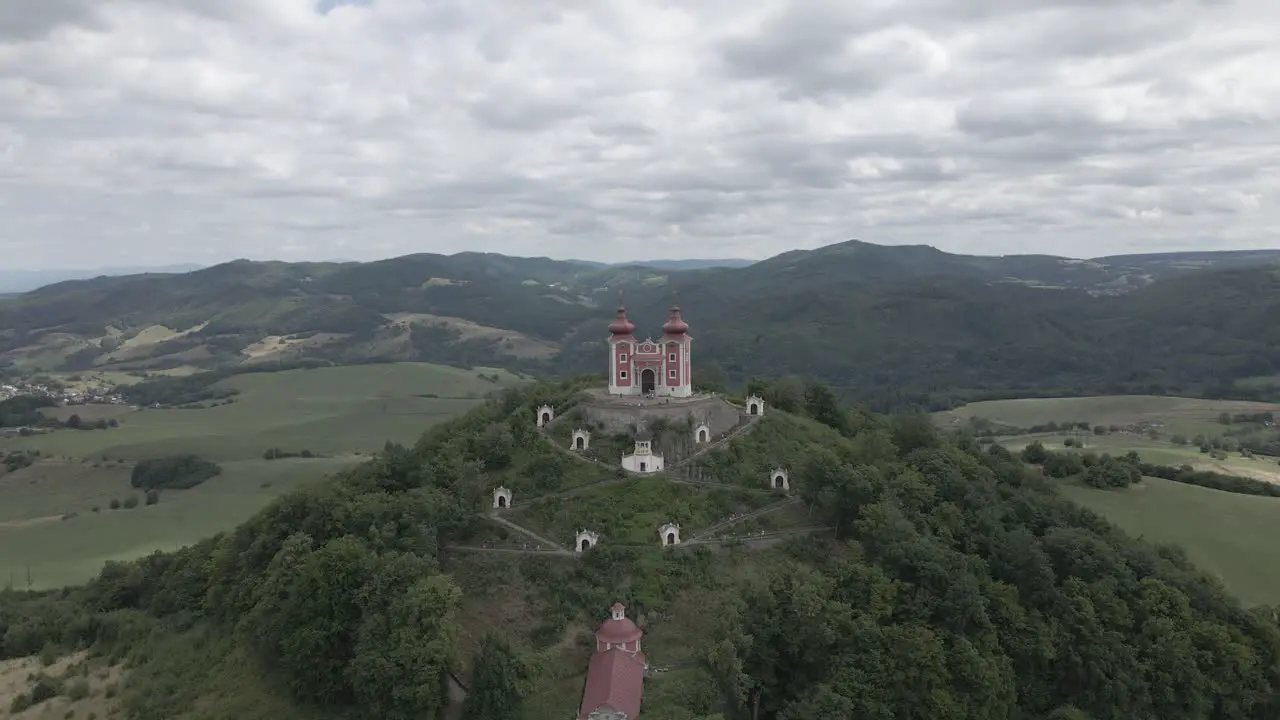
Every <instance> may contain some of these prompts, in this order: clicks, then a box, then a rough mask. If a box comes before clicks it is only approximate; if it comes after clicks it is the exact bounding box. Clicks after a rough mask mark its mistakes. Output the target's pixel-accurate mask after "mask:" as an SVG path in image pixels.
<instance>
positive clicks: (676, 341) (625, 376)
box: [609, 306, 693, 398]
mask: <svg viewBox="0 0 1280 720" xmlns="http://www.w3.org/2000/svg"><path fill="white" fill-rule="evenodd" d="M635 330H636V326H635V323H633V322H631V321H630V320H628V319H627V309H626V308H625V307H619V308H618V316H617V317H616V318H614V321H613V322H612V323H610V325H609V394H610V395H636V396H641V397H679V398H687V397H690V396H691V395H693V377H692V374H691V370H692V367H691V356H690V349H691V345H692V341H693V338H692V337H690V336H689V325H688V324H687V323H685V321H684V319H683V318H681V317H680V307H679V306H672V308H671V310H670V312H668V314H667V322H666V323H665V324H663V326H662V337H661V338H660V339H658V340H654V339H653V338H652V337H647V338H646V339H644V340H637V339H636V336H635Z"/></svg>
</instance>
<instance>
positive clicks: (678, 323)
mask: <svg viewBox="0 0 1280 720" xmlns="http://www.w3.org/2000/svg"><path fill="white" fill-rule="evenodd" d="M662 332H664V333H666V334H667V335H683V334H685V333H687V332H689V324H688V323H686V322H685V321H684V319H683V318H681V317H680V306H679V305H672V306H671V314H670V315H669V316H668V317H667V323H666V324H665V325H663V326H662Z"/></svg>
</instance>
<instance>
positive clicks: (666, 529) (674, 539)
mask: <svg viewBox="0 0 1280 720" xmlns="http://www.w3.org/2000/svg"><path fill="white" fill-rule="evenodd" d="M658 541H659V542H660V543H662V547H670V546H672V545H679V544H680V526H679V525H677V524H675V523H667V524H666V525H663V526H662V527H660V528H658Z"/></svg>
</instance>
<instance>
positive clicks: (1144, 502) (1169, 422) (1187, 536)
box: [933, 395, 1280, 605]
mask: <svg viewBox="0 0 1280 720" xmlns="http://www.w3.org/2000/svg"><path fill="white" fill-rule="evenodd" d="M1278 412H1280V404H1275V403H1260V402H1246V401H1229V400H1225V401H1224V400H1204V399H1199V398H1184V397H1167V396H1142V395H1136V396H1102V397H1078V398H1036V399H1020V400H999V401H990V402H980V403H973V404H970V405H965V406H961V407H959V408H955V409H954V410H948V411H943V412H939V413H935V414H934V416H933V419H934V422H935V423H937V424H938V425H939V427H943V428H952V429H958V428H965V427H969V428H983V429H985V430H987V431H992V430H996V428H1003V430H996V432H999V433H1000V434H998V435H995V436H993V437H992V439H994V440H995V441H996V442H998V443H999V444H1000V445H1001V446H1003V447H1005V448H1007V449H1009V450H1010V451H1013V452H1015V453H1016V452H1020V451H1022V450H1023V449H1024V448H1025V447H1026V446H1027V445H1028V444H1030V443H1033V442H1034V443H1041V444H1043V445H1044V446H1045V447H1046V448H1049V449H1053V450H1058V451H1063V450H1065V451H1068V452H1073V453H1077V454H1080V453H1094V454H1098V455H1101V454H1110V455H1112V456H1114V457H1120V456H1123V455H1125V454H1127V453H1137V454H1138V456H1139V457H1141V459H1142V460H1143V461H1145V462H1149V463H1153V464H1157V465H1166V466H1173V467H1178V466H1189V467H1190V468H1192V469H1194V470H1199V471H1211V472H1216V473H1220V474H1222V475H1227V476H1235V477H1244V478H1252V479H1255V480H1260V481H1263V482H1266V483H1271V484H1277V485H1280V457H1277V456H1275V455H1263V454H1252V453H1249V452H1248V450H1247V449H1246V450H1244V452H1241V449H1240V448H1239V447H1235V448H1233V449H1232V450H1231V451H1230V452H1228V451H1225V450H1214V449H1213V448H1212V446H1211V445H1210V446H1208V449H1209V452H1202V450H1201V447H1199V444H1198V443H1196V442H1195V440H1196V439H1198V438H1204V439H1205V440H1206V441H1208V442H1209V443H1211V444H1212V443H1213V441H1214V440H1219V439H1227V438H1232V437H1242V438H1246V439H1248V438H1255V439H1257V438H1258V437H1259V436H1263V437H1266V438H1271V437H1275V436H1276V434H1277V431H1276V430H1275V428H1274V424H1273V423H1272V422H1271V421H1270V420H1269V419H1267V418H1269V417H1270V415H1271V414H1274V413H1278ZM1224 413H1225V414H1226V417H1224ZM1246 417H1247V418H1263V419H1260V420H1255V421H1254V422H1249V421H1246V420H1245V419H1244V418H1246ZM1224 420H1231V422H1224ZM1078 422H1083V423H1086V424H1088V425H1089V426H1090V427H1089V428H1079V427H1075V428H1072V429H1070V430H1069V431H1065V432H1064V430H1063V429H1062V428H1060V427H1055V428H1053V429H1051V430H1050V429H1045V428H1043V426H1045V425H1047V424H1050V423H1052V424H1054V425H1055V426H1065V425H1068V424H1072V423H1078ZM1035 426H1041V427H1040V428H1039V430H1040V431H1039V432H1032V433H1023V434H1015V432H1016V429H1024V430H1025V429H1028V428H1032V427H1035ZM1095 426H1100V427H1102V428H1104V429H1105V430H1106V432H1105V434H1095V432H1093V431H1092V430H1091V428H1092V427H1095ZM1175 440H1180V442H1175ZM1269 441H1270V440H1269V439H1268V440H1267V442H1269ZM1068 442H1070V443H1072V445H1073V446H1067V445H1066V443H1068ZM1210 452H1213V453H1214V454H1213V455H1211V454H1210ZM1056 484H1057V487H1058V489H1059V491H1060V492H1062V493H1063V494H1064V495H1066V496H1067V497H1069V498H1070V499H1072V500H1073V501H1075V502H1078V503H1080V504H1081V505H1083V506H1085V507H1088V508H1090V509H1093V510H1095V511H1097V512H1099V513H1101V514H1102V515H1103V516H1104V517H1106V518H1107V519H1109V520H1111V521H1112V522H1114V523H1116V524H1117V525H1119V526H1120V527H1121V528H1123V529H1124V530H1125V531H1126V532H1128V533H1130V534H1132V535H1134V536H1137V537H1141V538H1145V539H1147V540H1151V541H1153V542H1159V543H1168V544H1171V545H1175V546H1177V547H1180V548H1182V549H1184V550H1185V551H1186V553H1187V555H1188V556H1189V557H1190V558H1191V559H1192V560H1193V561H1194V562H1195V563H1196V564H1197V565H1198V566H1200V567H1202V568H1204V569H1206V570H1208V571H1209V572H1211V573H1213V574H1214V576H1215V577H1217V578H1218V579H1219V580H1221V581H1222V582H1223V584H1224V585H1225V586H1226V587H1227V589H1229V590H1230V591H1231V592H1232V593H1233V594H1235V595H1237V596H1238V597H1239V598H1240V599H1241V600H1243V601H1244V602H1246V603H1249V604H1256V605H1273V604H1276V603H1277V602H1280V564H1278V563H1277V562H1276V561H1275V560H1276V558H1275V553H1276V547H1277V545H1276V537H1277V531H1276V527H1277V526H1276V522H1277V521H1278V520H1280V515H1277V513H1280V497H1263V496H1258V495H1243V494H1237V493H1233V492H1226V491H1223V490H1216V489H1211V488H1206V487H1198V486H1195V485H1189V484H1186V483H1180V482H1173V481H1170V480H1167V479H1163V478H1157V477H1146V478H1144V479H1143V480H1142V482H1141V483H1139V484H1136V485H1133V486H1130V487H1128V488H1123V489H1098V488H1093V487H1088V486H1086V485H1085V484H1083V483H1081V482H1080V481H1079V480H1078V478H1065V479H1062V480H1059V481H1057V482H1056ZM1278 490H1280V488H1278ZM1277 495H1280V492H1277Z"/></svg>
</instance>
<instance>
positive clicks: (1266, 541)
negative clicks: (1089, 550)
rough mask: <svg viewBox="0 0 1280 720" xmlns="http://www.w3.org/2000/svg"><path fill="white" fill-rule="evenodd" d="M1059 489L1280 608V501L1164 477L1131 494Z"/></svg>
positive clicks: (1254, 599)
mask: <svg viewBox="0 0 1280 720" xmlns="http://www.w3.org/2000/svg"><path fill="white" fill-rule="evenodd" d="M1059 489H1060V490H1061V491H1062V493H1063V494H1064V495H1066V496H1067V497H1068V498H1070V499H1072V500H1074V501H1075V502H1078V503H1080V504H1081V505H1084V506H1085V507H1088V508H1090V509H1092V510H1094V511H1095V512H1097V513H1099V514H1101V515H1102V516H1104V517H1106V518H1107V519H1108V520H1110V521H1111V522H1113V523H1115V524H1116V525H1117V526H1119V527H1120V528H1122V529H1123V530H1124V531H1125V532H1127V533H1129V534H1130V535H1133V536H1135V537H1142V538H1145V539H1147V540H1151V541H1154V542H1160V543H1168V544H1172V545H1179V546H1181V547H1182V548H1184V549H1185V550H1186V552H1187V555H1188V556H1189V557H1190V558H1191V560H1192V562H1194V563H1195V564H1196V565H1197V566H1199V567H1200V568H1201V569H1203V570H1205V571H1206V572H1208V573H1210V574H1212V575H1214V576H1216V577H1218V578H1220V579H1221V580H1222V582H1223V584H1224V585H1226V587H1227V589H1228V590H1230V591H1231V592H1232V593H1233V594H1235V595H1236V596H1237V597H1239V598H1240V599H1241V600H1242V601H1243V602H1245V603H1246V604H1248V605H1257V604H1276V603H1280V542H1277V540H1278V539H1280V530H1278V529H1277V528H1280V498H1267V497H1258V496H1254V495H1239V494H1235V493H1229V492H1223V491H1221V490H1210V489H1208V488H1202V487H1198V486H1195V485H1187V484H1183V483H1176V482H1172V481H1169V480H1161V479H1159V478H1146V479H1144V480H1143V481H1142V483H1140V484H1138V485H1135V486H1133V487H1131V488H1128V489H1125V490H1097V489H1094V488H1090V487H1086V486H1084V485H1081V484H1078V483H1075V482H1064V483H1062V484H1061V485H1059Z"/></svg>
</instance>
